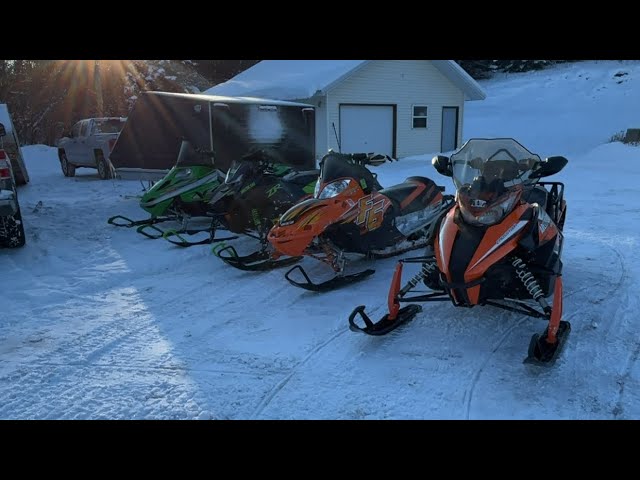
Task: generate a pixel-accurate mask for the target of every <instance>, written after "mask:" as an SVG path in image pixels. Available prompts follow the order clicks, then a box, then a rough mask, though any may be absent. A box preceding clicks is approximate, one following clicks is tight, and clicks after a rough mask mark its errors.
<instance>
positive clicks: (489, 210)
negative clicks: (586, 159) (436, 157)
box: [451, 138, 540, 225]
mask: <svg viewBox="0 0 640 480" xmlns="http://www.w3.org/2000/svg"><path fill="white" fill-rule="evenodd" d="M539 162H540V157H539V156H538V155H536V154H534V153H531V152H530V151H529V150H527V149H526V148H524V147H523V146H522V145H520V144H519V143H518V142H516V141H515V140H513V139H510V138H509V139H491V140H488V139H472V140H469V141H468V142H467V143H465V144H464V145H463V146H462V148H461V149H460V150H459V151H457V152H456V153H454V154H453V155H452V156H451V165H452V170H453V182H454V183H455V185H456V189H457V192H458V202H459V204H460V207H461V210H462V214H463V216H464V218H465V219H466V220H467V221H468V222H470V223H474V224H481V225H492V224H494V223H496V222H498V221H500V220H501V219H502V218H504V216H505V215H506V214H507V213H508V212H510V211H511V209H512V208H513V206H514V205H515V204H516V202H517V200H518V198H520V193H521V191H522V187H523V186H524V185H527V184H530V183H533V182H534V181H535V180H533V179H529V177H530V175H531V173H532V171H533V168H534V167H535V165H537V164H538V163H539Z"/></svg>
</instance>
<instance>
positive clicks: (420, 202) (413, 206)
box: [379, 177, 442, 215]
mask: <svg viewBox="0 0 640 480" xmlns="http://www.w3.org/2000/svg"><path fill="white" fill-rule="evenodd" d="M421 183H422V184H424V185H426V187H427V188H425V189H424V190H423V191H422V192H420V194H419V195H417V196H416V197H415V198H411V199H410V201H409V203H407V199H409V198H410V197H411V195H412V194H413V193H414V192H415V190H416V189H417V188H418V185H419V184H421ZM441 190H442V189H441V187H438V186H437V185H436V184H435V183H434V181H433V180H431V179H429V178H426V177H409V178H407V179H406V180H405V181H404V182H403V183H400V184H398V185H394V186H392V187H389V188H383V189H382V190H380V191H379V193H381V194H382V195H384V196H385V197H387V198H389V199H390V200H391V201H392V202H393V203H394V204H396V207H397V208H398V210H399V211H400V214H401V215H406V214H408V213H412V212H415V211H417V210H420V209H422V208H425V207H426V206H427V205H428V204H429V203H430V202H431V200H432V198H433V197H434V196H435V195H436V194H437V193H438V192H440V191H441Z"/></svg>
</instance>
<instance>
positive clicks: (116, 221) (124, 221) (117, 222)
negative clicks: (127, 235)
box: [107, 215, 173, 228]
mask: <svg viewBox="0 0 640 480" xmlns="http://www.w3.org/2000/svg"><path fill="white" fill-rule="evenodd" d="M167 220H173V217H152V218H147V219H146V220H131V219H130V218H128V217H125V216H123V215H115V216H113V217H110V218H109V219H108V220H107V223H108V224H109V225H114V226H116V227H127V228H131V227H139V226H144V225H154V224H156V223H161V222H166V221H167Z"/></svg>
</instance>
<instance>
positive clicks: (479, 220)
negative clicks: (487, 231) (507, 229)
mask: <svg viewBox="0 0 640 480" xmlns="http://www.w3.org/2000/svg"><path fill="white" fill-rule="evenodd" d="M519 197H520V195H519V194H518V193H517V192H512V193H510V194H509V195H508V196H507V198H505V199H504V200H502V201H500V202H498V203H495V204H494V205H491V206H490V207H488V208H486V209H484V210H483V211H481V212H477V213H472V212H471V211H470V209H469V207H468V206H467V205H466V202H464V201H460V212H461V213H462V218H463V219H464V221H465V222H467V223H469V224H471V225H481V226H489V225H495V224H496V223H498V222H500V221H501V220H502V219H503V218H504V217H505V216H506V215H507V214H508V213H509V212H511V209H512V208H513V205H514V203H515V202H516V200H518V198H519Z"/></svg>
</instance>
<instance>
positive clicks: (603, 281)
mask: <svg viewBox="0 0 640 480" xmlns="http://www.w3.org/2000/svg"><path fill="white" fill-rule="evenodd" d="M620 73H624V74H623V75H618V76H616V75H617V74H620ZM621 80H622V82H620V81H621ZM619 82H620V83H619ZM480 84H481V86H482V87H483V88H484V89H485V91H486V92H487V94H488V96H487V99H486V100H484V101H477V102H468V103H467V104H466V107H465V120H464V132H463V136H464V138H465V139H468V138H471V137H492V136H500V137H504V136H511V135H512V136H514V138H516V139H517V140H518V141H520V142H521V143H522V144H523V145H525V146H526V147H528V148H529V149H531V150H532V151H535V152H536V153H539V154H540V155H541V156H549V155H565V156H566V157H567V158H568V159H569V164H568V165H567V167H566V168H565V169H564V170H563V171H562V172H561V173H559V174H558V175H556V176H554V177H551V178H550V179H549V180H557V181H562V182H564V183H565V185H566V191H565V195H566V199H567V202H568V213H567V221H566V224H565V230H564V233H565V244H564V251H563V263H564V268H563V281H564V288H565V296H564V319H565V320H568V321H570V322H571V324H572V332H571V335H570V337H569V339H568V341H567V344H566V345H565V348H564V350H563V352H562V354H561V355H560V358H559V359H558V361H557V362H556V364H555V365H554V366H553V367H552V368H540V367H536V366H532V365H524V364H523V363H522V361H523V359H524V357H525V356H526V354H527V347H528V344H529V340H530V338H531V336H532V335H533V334H534V333H541V332H542V330H543V329H544V328H545V326H546V322H544V321H542V320H536V319H531V318H529V317H523V316H521V315H518V314H516V313H510V312H505V311H502V310H497V309H494V308H492V307H476V308H473V309H461V308H456V307H454V306H453V305H452V304H450V303H448V302H442V303H434V304H426V305H424V309H423V312H422V313H420V314H419V315H418V316H417V317H416V318H415V319H414V320H413V321H412V322H411V323H409V324H407V325H405V326H403V327H401V328H398V329H397V330H395V331H394V332H393V333H391V334H389V335H387V336H384V337H380V338H376V337H370V336H366V335H361V334H357V333H354V332H351V331H350V330H349V329H348V322H347V318H348V316H349V313H350V312H351V310H352V309H353V308H354V307H356V306H357V305H366V306H367V312H368V313H369V315H370V316H372V318H375V319H377V318H379V317H380V316H382V315H383V314H384V313H385V311H386V296H387V291H388V287H389V282H390V280H391V275H392V272H393V269H394V266H395V263H396V260H397V258H390V259H385V260H379V261H376V262H367V261H364V260H361V259H358V258H357V257H354V259H353V261H352V262H350V268H351V269H352V271H358V270H361V269H365V268H368V267H373V268H375V270H376V273H375V274H374V275H373V276H371V277H369V278H368V279H367V280H364V281H362V282H360V283H357V284H354V285H352V286H350V287H348V288H343V289H340V290H335V291H332V292H328V293H324V294H317V293H312V292H306V291H302V290H300V289H297V288H295V287H293V286H291V285H290V284H289V283H288V282H286V280H285V279H284V278H283V274H284V271H283V270H274V271H270V272H260V273H255V272H242V271H238V270H235V269H233V268H231V267H228V266H226V265H224V264H223V263H222V262H221V261H220V260H219V259H217V258H216V257H215V256H213V255H212V253H211V248H210V247H209V246H197V247H192V248H189V249H181V248H179V247H175V246H173V245H171V244H169V243H168V242H166V241H164V240H150V239H147V238H144V237H142V236H141V235H139V234H137V233H136V232H135V231H134V230H133V229H125V228H116V227H113V226H111V225H107V223H106V220H107V218H109V217H110V216H112V215H117V214H121V215H126V216H128V217H131V218H144V217H145V216H146V213H145V212H144V211H143V210H141V209H140V207H139V206H138V196H139V195H140V194H141V193H142V185H141V184H140V182H137V181H122V180H108V181H102V180H100V179H99V178H98V176H97V172H96V171H95V170H90V169H78V170H77V176H76V177H75V178H65V177H64V176H63V175H62V172H61V170H60V165H59V162H58V160H57V156H56V151H55V149H54V148H51V147H47V146H43V145H34V146H28V147H23V154H24V156H25V161H26V163H27V166H28V169H29V174H30V176H31V182H30V183H29V184H28V185H27V186H24V187H20V190H19V195H20V197H19V198H20V205H21V207H22V212H23V218H24V222H25V230H26V233H27V245H26V246H25V247H24V248H22V249H19V250H2V251H0V272H2V273H1V275H2V277H3V279H4V280H5V281H4V282H3V284H2V290H1V292H2V293H0V296H1V297H2V304H3V315H2V316H1V317H0V419H200V420H210V419H234V420H235V419H240V420H243V419H283V420H286V419H341V420H346V419H393V420H397V419H638V418H640V383H639V381H640V363H639V362H638V356H639V355H640V339H639V336H638V327H637V312H638V309H639V305H638V298H637V292H638V288H639V286H640V285H639V278H640V277H639V275H640V258H639V257H638V255H637V253H636V252H637V248H638V242H639V241H640V227H639V226H638V225H640V205H639V202H638V199H639V198H640V161H639V159H640V149H639V148H638V147H634V146H629V145H623V144H621V143H617V142H615V143H609V142H608V140H609V138H610V137H611V136H612V135H614V134H615V133H617V132H618V131H620V130H622V129H625V128H629V127H639V126H640V111H639V110H638V109H637V108H633V106H634V105H639V104H640V62H637V61H636V62H617V61H597V62H595V61H593V62H579V63H576V64H570V65H562V66H558V67H555V68H552V69H549V70H544V71H541V72H532V73H524V74H499V75H498V76H497V77H496V78H494V79H492V80H488V81H481V82H480ZM435 153H437V152H425V155H422V156H418V157H411V158H404V159H400V161H399V162H394V163H393V164H385V165H383V166H381V167H378V168H377V169H376V171H377V172H378V175H379V181H380V183H381V184H382V185H383V186H390V185H393V184H395V183H399V182H401V181H402V180H404V179H405V178H406V177H408V176H411V175H423V176H428V177H430V178H432V179H434V180H435V181H436V182H437V183H438V184H439V185H443V186H445V187H446V190H447V192H448V193H453V183H452V181H451V179H449V178H446V177H442V176H439V175H438V174H437V172H436V171H435V170H434V169H433V168H432V167H431V164H430V159H431V157H432V156H433V154H435ZM235 245H236V247H237V248H238V250H239V252H240V253H241V254H242V253H248V252H249V251H250V250H251V249H252V248H253V246H254V244H253V243H252V241H251V239H248V238H245V239H241V240H239V241H238V242H237V243H236V244H235ZM302 265H303V266H304V267H305V269H307V271H308V272H309V274H310V275H311V276H312V278H315V279H317V280H322V279H325V278H328V277H329V276H330V272H328V271H327V269H326V268H325V266H324V265H322V264H320V263H319V262H317V261H314V260H313V259H305V260H304V261H303V262H302ZM407 271H408V274H410V273H411V272H412V271H411V270H410V269H409V268H407ZM6 279H10V281H9V282H7V281H6Z"/></svg>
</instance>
